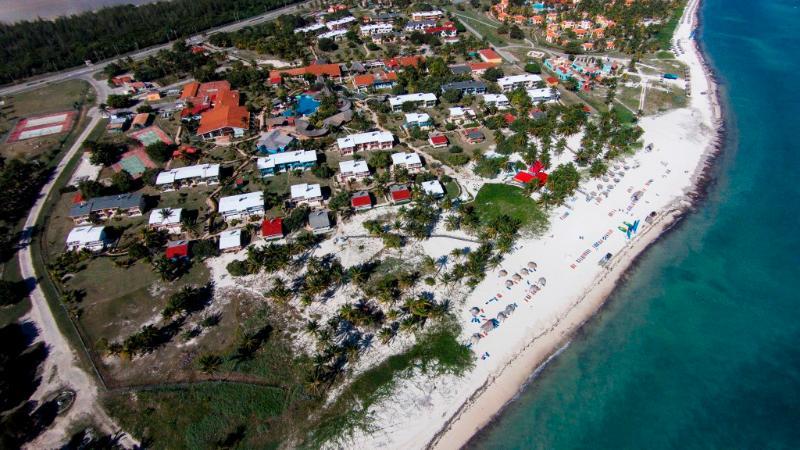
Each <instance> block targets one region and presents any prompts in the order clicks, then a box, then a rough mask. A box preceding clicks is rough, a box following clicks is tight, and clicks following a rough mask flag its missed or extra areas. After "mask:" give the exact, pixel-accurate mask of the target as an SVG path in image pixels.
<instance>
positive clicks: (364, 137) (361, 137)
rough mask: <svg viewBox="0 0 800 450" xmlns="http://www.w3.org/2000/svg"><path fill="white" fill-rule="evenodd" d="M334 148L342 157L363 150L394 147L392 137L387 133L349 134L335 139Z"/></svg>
mask: <svg viewBox="0 0 800 450" xmlns="http://www.w3.org/2000/svg"><path fill="white" fill-rule="evenodd" d="M336 146H337V147H338V148H339V153H341V154H342V155H349V154H352V153H355V152H360V151H364V150H367V151H369V150H388V149H391V148H392V147H394V135H392V133H389V132H388V131H372V132H369V133H358V134H350V135H347V136H345V137H343V138H339V139H337V140H336Z"/></svg>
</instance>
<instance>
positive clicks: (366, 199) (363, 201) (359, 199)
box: [350, 192, 372, 208]
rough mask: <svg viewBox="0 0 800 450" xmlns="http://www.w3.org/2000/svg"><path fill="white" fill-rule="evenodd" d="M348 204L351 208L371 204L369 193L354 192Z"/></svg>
mask: <svg viewBox="0 0 800 450" xmlns="http://www.w3.org/2000/svg"><path fill="white" fill-rule="evenodd" d="M350 206H352V207H353V208H358V207H360V206H372V199H371V198H370V196H369V194H367V193H366V192H364V193H361V194H360V195H359V194H356V195H354V196H353V198H352V199H350Z"/></svg>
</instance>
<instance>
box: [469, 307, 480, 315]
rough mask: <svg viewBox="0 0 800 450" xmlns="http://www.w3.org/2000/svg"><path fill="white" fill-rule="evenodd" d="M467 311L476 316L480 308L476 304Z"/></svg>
mask: <svg viewBox="0 0 800 450" xmlns="http://www.w3.org/2000/svg"><path fill="white" fill-rule="evenodd" d="M469 312H471V313H472V315H473V316H477V315H478V314H480V313H481V310H480V309H478V307H477V306H473V307H472V308H470V309H469Z"/></svg>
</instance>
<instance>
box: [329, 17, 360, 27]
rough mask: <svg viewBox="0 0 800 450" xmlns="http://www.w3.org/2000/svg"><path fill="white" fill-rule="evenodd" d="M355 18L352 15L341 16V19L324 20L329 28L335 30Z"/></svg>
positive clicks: (353, 20)
mask: <svg viewBox="0 0 800 450" xmlns="http://www.w3.org/2000/svg"><path fill="white" fill-rule="evenodd" d="M355 21H356V18H355V17H353V16H347V17H342V18H341V19H337V20H331V21H330V22H326V23H325V26H326V27H328V29H329V30H335V29H336V28H339V27H341V26H342V25H347V24H348V23H350V22H355Z"/></svg>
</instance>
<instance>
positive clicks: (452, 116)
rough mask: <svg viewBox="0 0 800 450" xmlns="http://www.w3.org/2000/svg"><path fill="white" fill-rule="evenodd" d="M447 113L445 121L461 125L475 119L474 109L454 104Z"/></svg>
mask: <svg viewBox="0 0 800 450" xmlns="http://www.w3.org/2000/svg"><path fill="white" fill-rule="evenodd" d="M448 111H449V115H448V117H447V122H449V123H452V124H455V125H461V124H463V123H465V122H472V121H473V120H475V117H476V116H475V110H473V109H472V108H464V107H461V106H455V107H452V108H449V109H448Z"/></svg>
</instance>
